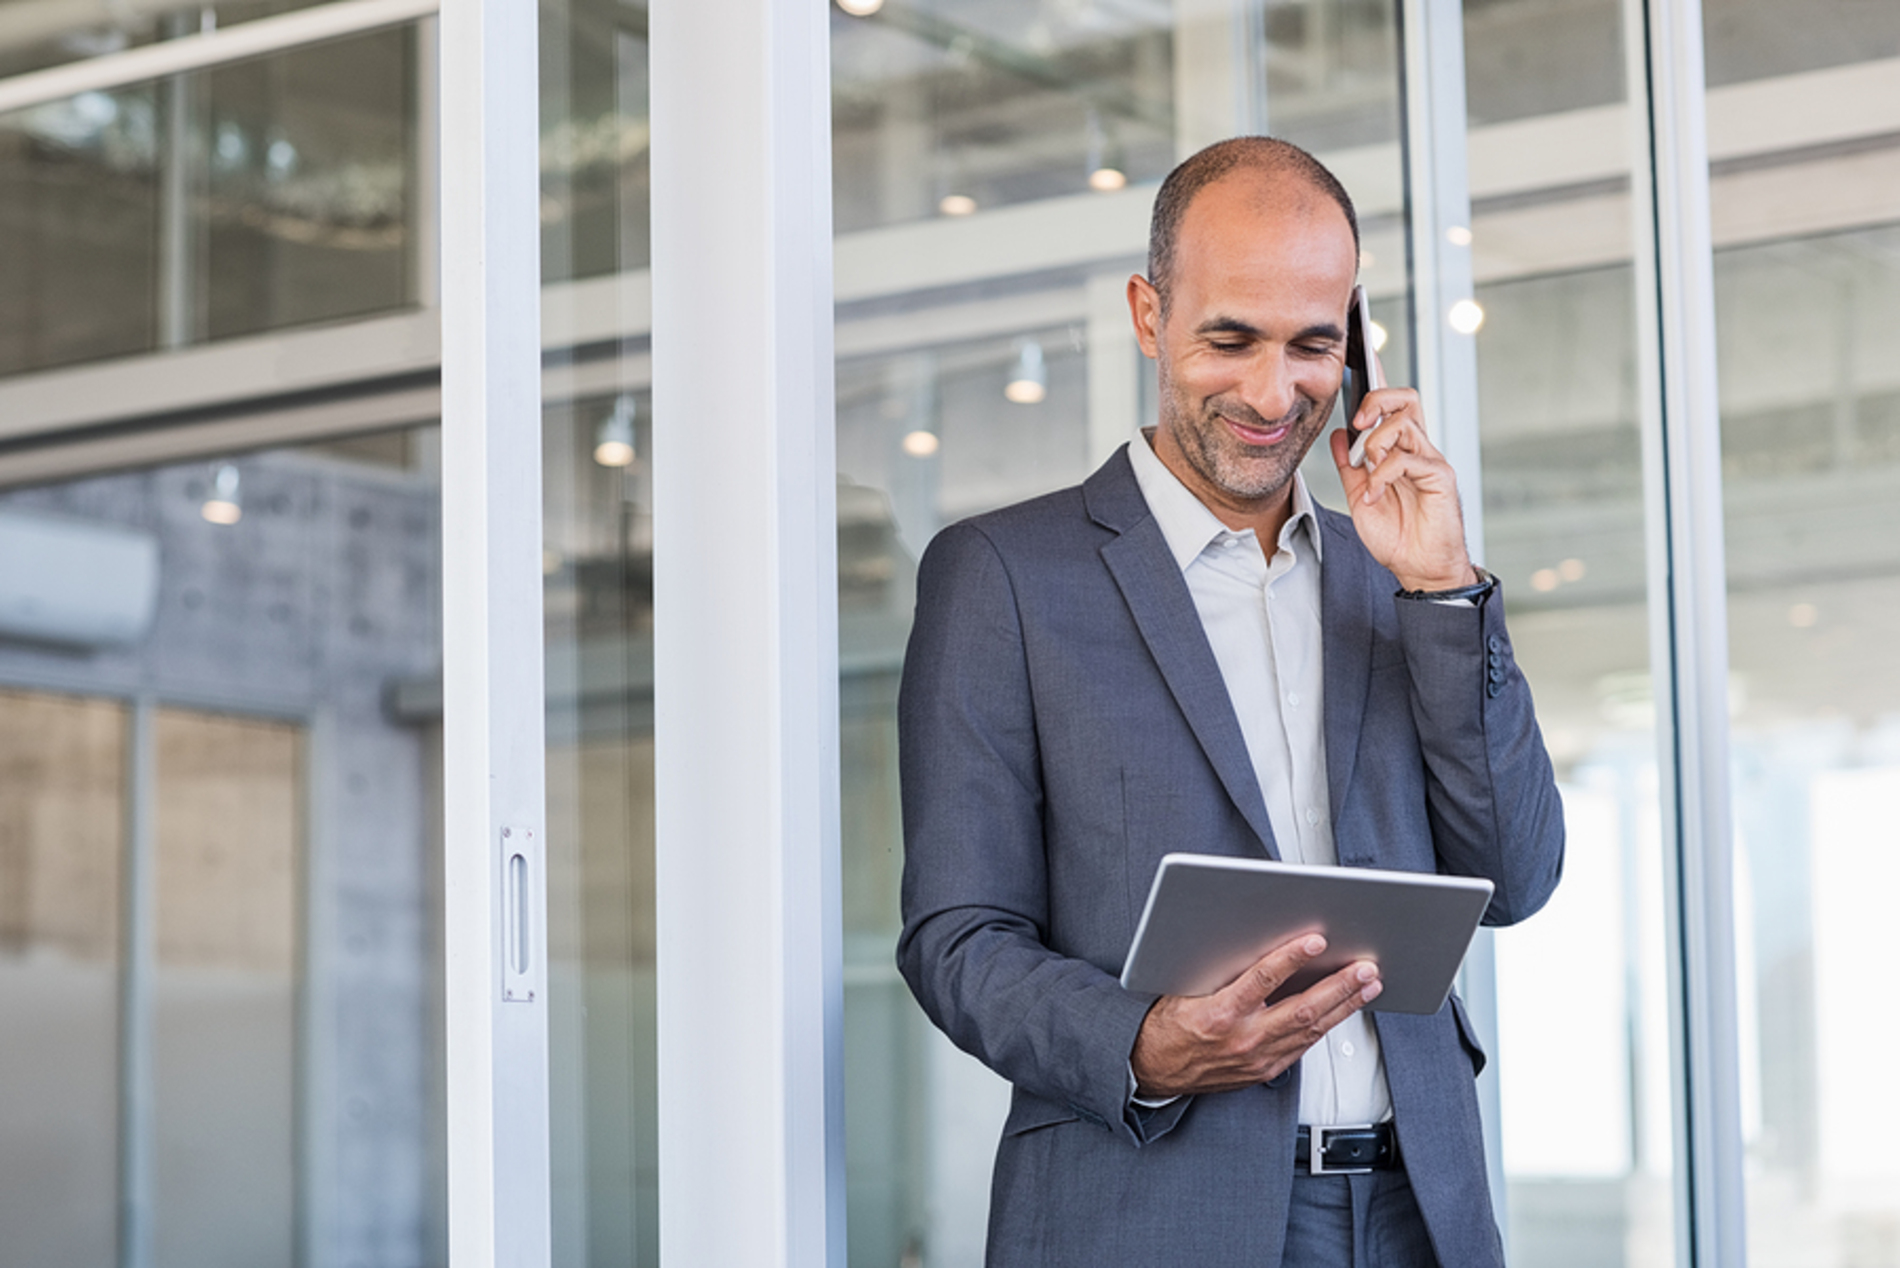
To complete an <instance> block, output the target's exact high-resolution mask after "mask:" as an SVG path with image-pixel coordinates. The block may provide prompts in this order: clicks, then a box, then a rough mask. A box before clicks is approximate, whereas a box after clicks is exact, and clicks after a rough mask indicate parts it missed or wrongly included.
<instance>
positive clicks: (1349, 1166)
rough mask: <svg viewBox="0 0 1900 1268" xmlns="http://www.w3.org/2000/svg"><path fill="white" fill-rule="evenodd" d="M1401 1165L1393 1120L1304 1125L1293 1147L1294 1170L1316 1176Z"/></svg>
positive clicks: (1356, 1173) (1397, 1138)
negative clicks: (1368, 1123) (1369, 1123)
mask: <svg viewBox="0 0 1900 1268" xmlns="http://www.w3.org/2000/svg"><path fill="white" fill-rule="evenodd" d="M1315 1137H1318V1140H1317V1141H1315V1139H1314V1138H1315ZM1315 1144H1317V1146H1318V1147H1317V1148H1315V1147H1314V1146H1315ZM1398 1165H1399V1137H1398V1133H1396V1132H1394V1131H1393V1130H1392V1124H1391V1123H1375V1124H1373V1125H1372V1126H1370V1127H1302V1128H1300V1134H1299V1136H1298V1138H1297V1144H1295V1146H1294V1150H1293V1168H1294V1170H1296V1171H1305V1172H1308V1173H1310V1174H1312V1175H1316V1176H1318V1175H1328V1176H1331V1175H1358V1174H1359V1173H1361V1172H1365V1171H1389V1170H1390V1169H1392V1168H1393V1167H1396V1166H1398Z"/></svg>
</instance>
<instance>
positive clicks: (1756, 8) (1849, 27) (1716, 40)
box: [1702, 0, 1900, 1258]
mask: <svg viewBox="0 0 1900 1268" xmlns="http://www.w3.org/2000/svg"><path fill="white" fill-rule="evenodd" d="M1702 27H1703V39H1704V41H1705V42H1706V46H1707V47H1706V51H1705V54H1704V56H1705V58H1706V61H1707V66H1708V79H1709V85H1710V86H1711V87H1715V86H1718V85H1723V84H1736V83H1744V82H1747V81H1749V80H1754V79H1763V78H1766V77H1768V76H1774V75H1793V74H1797V73H1799V72H1801V71H1810V70H1821V69H1824V68H1826V67H1830V66H1849V65H1853V64H1855V63H1860V62H1871V61H1882V60H1887V61H1890V60H1891V59H1893V58H1895V57H1900V6H1896V5H1892V4H1885V3H1882V2H1881V0H1802V3H1800V4H1785V3H1777V2H1776V0H1712V2H1711V3H1708V4H1705V5H1703V6H1702ZM1751 1258H1752V1255H1751Z"/></svg>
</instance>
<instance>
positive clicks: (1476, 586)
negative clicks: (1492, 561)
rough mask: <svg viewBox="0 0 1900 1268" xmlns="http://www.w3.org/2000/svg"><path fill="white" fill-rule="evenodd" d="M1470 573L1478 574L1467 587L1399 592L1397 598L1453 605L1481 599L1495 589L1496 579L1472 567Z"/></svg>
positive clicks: (1482, 570) (1480, 569)
mask: <svg viewBox="0 0 1900 1268" xmlns="http://www.w3.org/2000/svg"><path fill="white" fill-rule="evenodd" d="M1472 571H1473V572H1475V573H1477V574H1478V579H1477V580H1476V581H1474V582H1472V583H1471V584H1470V585H1468V586H1458V587H1457V588H1456V589H1452V590H1400V591H1399V592H1398V597H1399V598H1401V599H1417V600H1419V601H1420V602H1424V603H1455V602H1457V601H1458V600H1460V599H1469V600H1473V601H1476V600H1478V599H1482V598H1484V596H1486V595H1487V594H1490V593H1491V591H1493V590H1495V589H1496V588H1497V584H1498V579H1497V578H1496V577H1494V576H1492V575H1491V574H1490V573H1488V572H1486V571H1485V570H1484V569H1482V568H1479V567H1476V566H1473V568H1472Z"/></svg>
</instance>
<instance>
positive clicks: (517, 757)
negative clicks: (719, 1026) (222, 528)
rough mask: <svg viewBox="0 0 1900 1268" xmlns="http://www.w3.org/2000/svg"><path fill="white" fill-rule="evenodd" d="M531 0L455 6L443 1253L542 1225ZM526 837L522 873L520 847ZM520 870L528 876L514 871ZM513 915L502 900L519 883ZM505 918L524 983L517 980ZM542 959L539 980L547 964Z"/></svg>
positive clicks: (542, 812)
mask: <svg viewBox="0 0 1900 1268" xmlns="http://www.w3.org/2000/svg"><path fill="white" fill-rule="evenodd" d="M537 16H538V15H537V11H536V6H534V5H531V4H521V3H518V2H515V0H445V2H444V3H443V5H442V7H441V15H440V20H439V22H440V26H439V46H440V50H441V62H440V67H439V74H440V85H441V99H440V100H441V105H440V110H439V112H438V118H439V119H440V121H441V130H442V132H441V153H442V174H441V187H440V188H441V202H442V229H441V248H442V262H443V266H442V269H441V273H440V280H441V288H442V598H443V632H442V661H443V794H444V798H445V804H444V807H443V886H444V888H443V907H444V911H443V931H444V959H445V962H446V974H445V977H446V981H445V990H446V998H445V1008H446V1030H447V1034H446V1044H447V1049H448V1052H447V1059H448V1060H447V1087H446V1097H447V1105H448V1166H449V1172H448V1190H449V1257H450V1260H451V1262H453V1263H454V1264H455V1265H456V1268H489V1266H491V1265H495V1264H505V1265H508V1266H509V1268H534V1266H535V1265H545V1264H547V1263H548V1262H549V1257H550V1254H551V1251H550V1243H549V1219H550V1217H549V1178H548V1161H549V1143H548V1052H547V991H546V970H545V964H546V957H547V933H546V911H547V904H546V868H545V850H544V849H543V848H541V846H542V845H544V842H545V817H546V808H545V761H546V753H545V742H544V737H545V719H544V708H545V705H544V700H543V694H544V693H543V684H542V661H543V653H542V628H541V584H542V578H541V350H540V341H541V331H540V298H541V294H540V291H541V277H540V220H539V207H540V189H539V179H540V164H539V136H538V133H539V113H540V105H539V96H538V92H537V80H536V73H537V66H536V48H537V28H536V23H537ZM517 850H521V851H522V858H523V860H524V861H523V864H522V870H521V871H520V872H519V873H518V874H517V873H516V871H515V868H514V866H513V864H512V862H511V861H510V862H507V863H505V862H504V859H505V857H506V858H508V859H510V860H511V859H512V857H513V855H514V854H515V853H516V851H517ZM513 884H519V886H520V887H521V889H520V890H519V892H518V894H517V893H516V891H513V890H511V889H510V888H509V887H510V885H513ZM510 897H519V900H520V905H519V906H518V907H515V906H512V904H508V905H511V910H513V911H514V913H515V915H516V917H518V921H519V923H518V922H517V919H514V918H511V919H510V920H509V921H506V922H504V920H503V918H502V917H503V907H504V905H505V900H506V899H508V898H510ZM504 931H507V932H509V933H514V934H517V935H518V936H519V938H520V939H521V942H522V947H521V949H520V950H519V951H517V950H516V949H514V948H513V947H511V948H510V951H509V958H511V959H512V958H513V957H516V956H525V963H524V964H523V965H517V966H516V967H521V968H524V969H525V975H524V976H523V978H522V979H521V980H520V981H514V980H511V981H510V983H509V986H510V988H511V989H509V990H508V991H507V998H506V999H504V987H503V980H504V963H503V961H504V955H503V951H502V945H501V944H502V939H503V936H504ZM537 978H538V983H537V982H536V981H535V979H537Z"/></svg>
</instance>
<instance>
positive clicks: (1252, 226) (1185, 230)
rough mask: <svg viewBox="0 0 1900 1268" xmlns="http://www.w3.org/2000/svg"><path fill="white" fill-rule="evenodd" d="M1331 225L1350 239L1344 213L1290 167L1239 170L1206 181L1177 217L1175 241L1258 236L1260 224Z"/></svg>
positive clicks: (1349, 229)
mask: <svg viewBox="0 0 1900 1268" xmlns="http://www.w3.org/2000/svg"><path fill="white" fill-rule="evenodd" d="M1271 224H1278V225H1282V226H1287V225H1292V224H1298V225H1300V226H1302V227H1313V228H1321V227H1336V228H1337V229H1338V231H1339V233H1340V235H1341V236H1342V237H1343V238H1344V239H1346V240H1347V241H1350V240H1351V238H1352V227H1351V226H1350V225H1349V224H1348V223H1347V221H1346V213H1345V212H1344V211H1343V210H1342V209H1341V208H1340V206H1339V204H1338V203H1336V202H1334V201H1333V200H1332V199H1331V198H1330V197H1328V196H1327V195H1326V193H1325V192H1324V191H1323V190H1321V189H1320V188H1319V187H1318V186H1317V185H1315V184H1314V183H1313V182H1312V181H1311V180H1309V179H1308V178H1307V177H1306V175H1305V174H1304V173H1302V172H1300V171H1298V170H1297V169H1295V168H1291V167H1287V168H1241V169H1239V170H1238V171H1234V172H1229V173H1228V174H1227V175H1225V176H1222V177H1221V178H1220V179H1219V180H1216V181H1212V182H1210V183H1209V184H1208V185H1207V186H1206V187H1205V188H1204V189H1202V190H1201V191H1200V192H1199V193H1197V194H1196V195H1195V196H1194V200H1193V201H1192V202H1190V203H1189V204H1188V207H1187V211H1186V213H1185V214H1183V216H1182V217H1181V237H1182V239H1184V240H1186V241H1189V242H1192V241H1194V240H1195V239H1196V238H1207V237H1219V236H1221V235H1224V234H1227V233H1233V232H1243V233H1258V232H1259V231H1260V229H1261V228H1263V227H1265V226H1266V225H1271Z"/></svg>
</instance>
